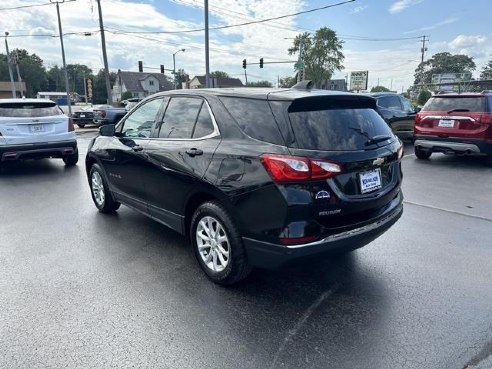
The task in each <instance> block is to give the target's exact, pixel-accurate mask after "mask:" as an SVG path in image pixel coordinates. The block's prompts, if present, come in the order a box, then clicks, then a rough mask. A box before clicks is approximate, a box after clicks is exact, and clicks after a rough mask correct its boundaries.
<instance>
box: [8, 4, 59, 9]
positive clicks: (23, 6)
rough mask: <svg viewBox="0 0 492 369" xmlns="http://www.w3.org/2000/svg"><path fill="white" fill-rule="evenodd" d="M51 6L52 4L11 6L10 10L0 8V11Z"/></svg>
mask: <svg viewBox="0 0 492 369" xmlns="http://www.w3.org/2000/svg"><path fill="white" fill-rule="evenodd" d="M52 4H53V3H43V4H30V5H19V6H13V7H11V8H0V10H16V9H25V8H34V7H38V6H46V5H52Z"/></svg>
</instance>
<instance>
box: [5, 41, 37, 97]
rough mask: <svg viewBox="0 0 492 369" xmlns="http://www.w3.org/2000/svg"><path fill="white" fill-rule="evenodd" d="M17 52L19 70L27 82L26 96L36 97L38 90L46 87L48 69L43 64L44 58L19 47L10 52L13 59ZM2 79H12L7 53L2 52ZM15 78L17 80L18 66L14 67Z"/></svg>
mask: <svg viewBox="0 0 492 369" xmlns="http://www.w3.org/2000/svg"><path fill="white" fill-rule="evenodd" d="M15 53H17V56H18V64H19V71H20V75H21V78H22V80H23V81H24V82H25V83H26V91H24V95H25V96H26V97H35V96H36V94H37V93H38V91H41V90H42V89H44V88H46V86H47V78H46V70H45V68H44V66H43V60H42V59H41V58H40V57H39V56H37V55H36V54H32V55H29V53H28V52H27V51H26V50H24V49H17V50H13V51H11V52H10V57H11V58H12V59H13V58H14V55H15ZM0 59H1V61H0V80H2V81H10V75H9V69H8V64H7V55H6V54H0ZM13 73H14V79H15V81H17V73H16V68H15V67H14V69H13Z"/></svg>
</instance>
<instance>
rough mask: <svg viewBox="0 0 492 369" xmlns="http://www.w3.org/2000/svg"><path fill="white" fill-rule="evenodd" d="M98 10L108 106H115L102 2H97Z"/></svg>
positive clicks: (99, 0)
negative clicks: (110, 79) (110, 80)
mask: <svg viewBox="0 0 492 369" xmlns="http://www.w3.org/2000/svg"><path fill="white" fill-rule="evenodd" d="M97 9H98V12H99V29H100V31H101V44H102V52H103V61H104V76H105V77H106V92H107V94H108V105H111V104H113V97H112V96H111V84H110V82H109V68H108V55H107V54H106V37H105V36H104V24H103V17H102V10H101V0H97Z"/></svg>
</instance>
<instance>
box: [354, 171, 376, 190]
mask: <svg viewBox="0 0 492 369" xmlns="http://www.w3.org/2000/svg"><path fill="white" fill-rule="evenodd" d="M359 178H360V192H361V193H367V192H371V191H374V190H377V189H378V188H381V170H380V169H379V168H378V169H375V170H370V171H368V172H362V173H359Z"/></svg>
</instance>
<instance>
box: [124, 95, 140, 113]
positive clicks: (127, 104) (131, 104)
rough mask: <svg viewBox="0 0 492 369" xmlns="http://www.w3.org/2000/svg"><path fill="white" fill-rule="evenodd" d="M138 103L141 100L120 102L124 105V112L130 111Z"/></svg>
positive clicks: (134, 99) (133, 98)
mask: <svg viewBox="0 0 492 369" xmlns="http://www.w3.org/2000/svg"><path fill="white" fill-rule="evenodd" d="M140 101H142V99H141V98H139V97H132V98H130V99H127V100H124V101H122V103H123V104H124V105H125V110H126V111H130V110H131V108H133V107H134V106H135V105H137V104H138V103H139V102H140Z"/></svg>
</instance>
